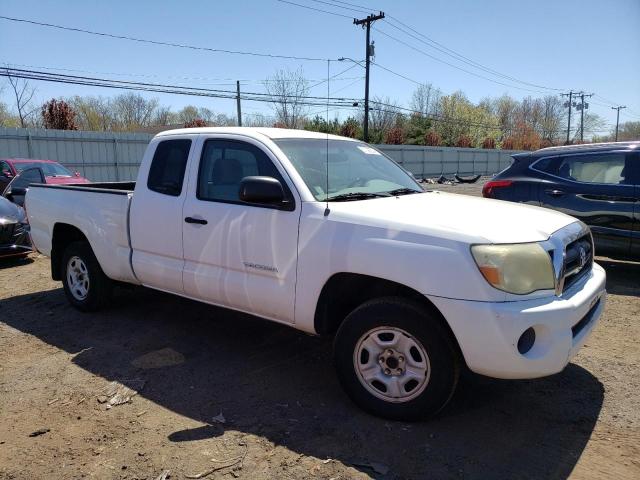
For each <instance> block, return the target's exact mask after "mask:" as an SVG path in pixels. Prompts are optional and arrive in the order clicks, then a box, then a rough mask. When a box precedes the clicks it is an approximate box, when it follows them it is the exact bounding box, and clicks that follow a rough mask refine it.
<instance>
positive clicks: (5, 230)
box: [0, 223, 18, 245]
mask: <svg viewBox="0 0 640 480" xmlns="http://www.w3.org/2000/svg"><path fill="white" fill-rule="evenodd" d="M16 225H18V224H17V223H6V224H4V225H0V245H12V244H13V242H14V237H15V234H16V232H15V228H16Z"/></svg>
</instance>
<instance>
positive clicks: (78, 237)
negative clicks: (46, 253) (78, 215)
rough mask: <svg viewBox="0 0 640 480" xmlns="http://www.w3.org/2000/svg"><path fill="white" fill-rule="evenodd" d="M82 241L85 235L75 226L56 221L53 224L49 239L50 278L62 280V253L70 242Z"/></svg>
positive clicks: (84, 239)
mask: <svg viewBox="0 0 640 480" xmlns="http://www.w3.org/2000/svg"><path fill="white" fill-rule="evenodd" d="M78 241H84V242H87V243H88V240H87V237H86V236H85V235H84V233H82V232H81V231H80V230H79V229H78V228H77V227H74V226H73V225H69V224H68V223H56V224H55V225H54V226H53V237H52V240H51V278H53V279H54V280H62V265H61V261H62V255H63V254H64V251H65V249H66V248H67V246H68V245H69V244H70V243H72V242H78Z"/></svg>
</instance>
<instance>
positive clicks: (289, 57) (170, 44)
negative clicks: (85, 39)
mask: <svg viewBox="0 0 640 480" xmlns="http://www.w3.org/2000/svg"><path fill="white" fill-rule="evenodd" d="M278 1H284V0H278ZM285 3H292V2H285ZM336 15H338V14H336ZM342 16H346V15H342ZM347 18H350V17H347ZM0 19H3V20H8V21H11V22H20V23H28V24H31V25H37V26H40V27H48V28H55V29H58V30H66V31H70V32H77V33H86V34H89V35H96V36H100V37H108V38H116V39H118V40H129V41H132V42H138V43H147V44H152V45H161V46H164V47H175V48H186V49H189V50H200V51H206V52H213V53H227V54H232V55H249V56H253V57H266V58H281V59H286V60H303V61H308V62H326V59H325V58H316V57H298V56H294V55H279V54H274V53H259V52H246V51H241V50H226V49H222V48H210V47H202V46H197V45H188V44H184V43H173V42H163V41H160V40H149V39H145V38H138V37H131V36H129V35H117V34H114V33H106V32H97V31H94V30H87V29H84V28H78V27H69V26H65V25H56V24H53V23H46V22H37V21H35V20H29V19H26V18H16V17H7V16H5V15H0Z"/></svg>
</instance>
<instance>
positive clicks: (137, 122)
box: [111, 93, 158, 130]
mask: <svg viewBox="0 0 640 480" xmlns="http://www.w3.org/2000/svg"><path fill="white" fill-rule="evenodd" d="M111 107H112V110H113V113H114V117H115V120H116V122H117V127H118V128H119V129H121V130H135V129H136V128H140V127H148V126H149V125H151V120H152V119H153V115H154V113H155V110H156V108H158V100H157V99H155V98H152V99H149V100H147V99H146V98H144V97H143V96H142V95H140V94H137V93H123V94H122V95H118V96H117V97H115V98H114V99H113V101H112V102H111Z"/></svg>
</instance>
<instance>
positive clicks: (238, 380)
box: [0, 288, 604, 478]
mask: <svg viewBox="0 0 640 480" xmlns="http://www.w3.org/2000/svg"><path fill="white" fill-rule="evenodd" d="M0 313H2V316H3V321H4V322H6V323H7V324H9V325H11V326H12V327H14V328H16V329H19V330H20V331H22V332H25V333H28V334H31V335H35V336H36V337H38V338H40V339H41V340H43V341H44V342H46V343H48V344H51V345H54V346H56V347H58V348H61V349H63V350H65V351H67V352H70V353H77V355H76V356H75V357H74V360H73V361H74V362H75V363H76V364H77V365H79V366H80V367H82V368H83V369H86V370H87V371H89V372H92V373H94V374H96V375H99V376H102V377H104V378H106V379H109V380H112V379H116V380H119V381H122V382H123V383H126V380H123V379H133V378H143V379H145V380H146V385H145V387H144V389H143V390H142V391H141V392H140V395H143V396H144V397H146V398H148V399H150V400H152V401H153V402H155V403H157V404H158V405H160V406H162V407H164V408H168V409H170V410H173V411H175V412H177V413H179V414H182V415H185V416H188V417H190V418H192V419H195V420H197V421H200V422H202V423H203V424H204V426H202V427H199V428H195V429H190V430H182V431H180V430H179V431H175V432H172V433H171V434H169V435H168V441H170V442H190V441H195V440H199V439H203V438H209V437H214V436H218V435H221V434H222V433H223V428H225V429H233V430H237V431H240V432H249V433H254V434H257V435H261V436H264V437H266V438H267V439H269V440H270V441H273V442H275V443H276V444H277V445H282V446H286V447H287V448H288V449H290V450H292V451H294V452H299V453H301V454H304V455H308V456H314V457H318V458H327V457H330V458H334V459H337V460H339V461H341V462H343V463H345V464H357V463H362V461H369V462H372V461H373V462H379V463H382V464H385V465H386V466H388V467H389V473H388V474H387V475H386V476H385V477H384V478H416V477H422V476H424V477H430V478H440V477H458V476H459V477H464V478H488V477H489V478H565V477H567V476H568V475H569V474H570V473H571V471H572V469H573V467H574V465H575V463H576V461H577V460H578V458H579V457H580V455H581V453H582V451H583V449H584V447H585V445H586V443H587V441H588V439H589V437H590V434H591V432H592V430H593V428H594V424H595V422H596V420H597V418H598V413H599V411H600V408H601V406H602V402H603V394H604V392H603V386H602V384H601V383H600V382H599V381H598V380H597V379H596V378H594V377H593V376H592V375H591V374H590V373H589V372H588V371H586V370H585V369H583V368H581V367H579V366H576V365H573V364H571V365H569V366H568V367H567V368H566V369H565V371H564V372H562V373H561V374H558V375H555V376H553V377H550V378H546V379H539V380H535V381H498V380H492V379H488V378H484V377H480V376H476V375H473V374H470V373H467V374H465V376H464V377H463V379H462V381H461V383H460V385H459V389H458V391H457V393H456V395H455V397H454V399H453V401H452V403H451V404H450V406H449V407H448V408H447V410H446V411H445V412H444V414H442V415H441V416H440V417H439V418H437V419H434V420H432V421H429V422H424V423H414V424H406V423H395V422H388V421H385V420H381V419H378V418H375V417H371V416H369V415H367V414H365V413H363V412H361V411H360V410H358V409H357V408H356V407H355V406H354V405H353V404H351V403H350V401H349V400H348V398H347V397H346V396H345V395H344V394H343V392H342V391H341V389H340V387H339V385H338V384H337V380H336V378H335V375H334V371H333V367H332V364H331V355H330V352H331V343H330V342H329V341H327V340H323V339H319V338H315V337H310V336H307V335H304V334H302V333H299V332H297V331H295V330H293V329H290V328H287V327H283V326H279V325H276V324H272V323H269V322H265V321H262V320H259V319H256V318H253V317H249V316H246V315H241V314H238V313H234V312H230V311H227V310H223V309H219V308H213V307H209V306H206V305H203V304H198V303H195V302H191V301H188V300H185V299H181V298H178V297H174V296H171V295H167V294H163V293H158V292H153V291H150V290H146V289H138V288H136V289H133V290H130V291H123V292H121V293H120V294H119V295H118V296H117V297H116V299H115V300H114V303H113V305H112V306H111V308H110V309H108V310H106V311H103V312H99V313H94V314H82V313H79V312H77V311H75V310H74V309H72V308H71V307H69V306H68V305H67V303H66V300H65V298H64V294H63V293H62V289H56V290H52V291H47V292H41V293H36V294H31V295H24V296H19V297H13V298H9V299H7V300H4V301H3V302H2V303H1V304H0ZM165 347H170V348H172V349H174V350H176V351H178V352H180V353H182V354H183V355H184V356H185V359H186V361H185V362H184V363H182V364H180V365H175V366H171V367H165V368H159V369H154V370H140V369H138V368H136V367H134V366H133V365H132V363H131V362H132V360H133V359H135V358H136V357H139V356H140V355H143V354H145V353H147V352H150V351H154V350H157V349H161V348H165ZM221 411H223V412H224V415H225V417H226V418H227V424H225V425H224V426H222V425H216V424H211V422H212V418H213V417H214V416H216V415H217V414H219V413H220V412H221ZM357 468H361V469H362V470H363V471H365V472H367V473H369V474H373V473H372V472H371V471H369V470H366V469H365V468H364V467H357Z"/></svg>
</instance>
